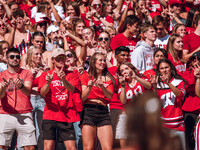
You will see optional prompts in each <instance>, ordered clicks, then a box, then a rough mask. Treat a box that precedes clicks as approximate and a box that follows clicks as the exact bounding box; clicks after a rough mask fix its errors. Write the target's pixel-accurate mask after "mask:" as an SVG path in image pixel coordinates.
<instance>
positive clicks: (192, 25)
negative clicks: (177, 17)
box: [185, 7, 199, 34]
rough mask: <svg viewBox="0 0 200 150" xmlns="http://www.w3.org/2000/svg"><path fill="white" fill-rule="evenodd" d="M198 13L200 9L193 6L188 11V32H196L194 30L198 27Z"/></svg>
mask: <svg viewBox="0 0 200 150" xmlns="http://www.w3.org/2000/svg"><path fill="white" fill-rule="evenodd" d="M198 13H199V10H198V9H197V8H195V7H194V8H191V9H190V10H189V12H188V15H187V20H186V23H185V26H186V32H187V33H188V34H190V33H194V31H195V29H196V23H195V17H196V15H197V14H198Z"/></svg>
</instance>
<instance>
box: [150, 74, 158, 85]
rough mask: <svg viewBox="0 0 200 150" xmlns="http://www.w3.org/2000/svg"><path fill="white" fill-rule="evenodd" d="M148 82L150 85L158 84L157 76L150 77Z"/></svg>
mask: <svg viewBox="0 0 200 150" xmlns="http://www.w3.org/2000/svg"><path fill="white" fill-rule="evenodd" d="M150 82H151V84H157V83H158V76H156V75H155V76H152V75H150Z"/></svg>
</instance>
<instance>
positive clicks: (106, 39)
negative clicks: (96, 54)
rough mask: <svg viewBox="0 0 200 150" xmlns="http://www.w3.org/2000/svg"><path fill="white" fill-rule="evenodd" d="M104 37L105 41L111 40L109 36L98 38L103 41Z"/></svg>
mask: <svg viewBox="0 0 200 150" xmlns="http://www.w3.org/2000/svg"><path fill="white" fill-rule="evenodd" d="M103 39H104V40H105V41H108V40H109V38H107V37H106V38H102V37H100V38H99V39H98V40H99V41H103Z"/></svg>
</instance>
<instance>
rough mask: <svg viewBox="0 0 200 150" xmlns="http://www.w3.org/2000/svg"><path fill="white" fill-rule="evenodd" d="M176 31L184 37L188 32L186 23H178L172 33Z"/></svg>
mask: <svg viewBox="0 0 200 150" xmlns="http://www.w3.org/2000/svg"><path fill="white" fill-rule="evenodd" d="M175 33H176V34H179V35H180V36H182V37H184V36H185V35H186V34H187V32H186V27H185V25H184V24H180V23H177V24H176V25H175V26H174V28H173V30H172V34H175Z"/></svg>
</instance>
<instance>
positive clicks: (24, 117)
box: [0, 113, 37, 147]
mask: <svg viewBox="0 0 200 150" xmlns="http://www.w3.org/2000/svg"><path fill="white" fill-rule="evenodd" d="M15 130H16V131H17V135H18V140H19V141H18V142H19V144H20V146H21V147H23V146H30V145H37V141H36V136H35V127H34V124H33V117H32V113H25V114H0V145H2V146H10V145H11V140H12V136H13V133H14V131H15Z"/></svg>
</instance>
